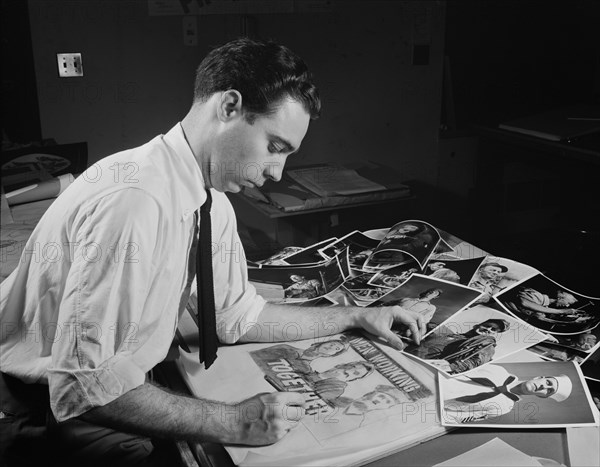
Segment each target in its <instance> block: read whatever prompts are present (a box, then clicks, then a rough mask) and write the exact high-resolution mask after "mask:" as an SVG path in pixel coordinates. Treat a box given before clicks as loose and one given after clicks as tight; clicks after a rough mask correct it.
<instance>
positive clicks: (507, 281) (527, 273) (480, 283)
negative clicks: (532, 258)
mask: <svg viewBox="0 0 600 467" xmlns="http://www.w3.org/2000/svg"><path fill="white" fill-rule="evenodd" d="M538 272H539V271H537V270H536V269H534V268H532V267H531V266H528V265H526V264H521V263H518V262H516V261H513V260H510V259H506V258H498V257H494V256H486V257H485V258H483V260H482V261H481V264H480V265H479V266H478V268H477V271H475V274H473V277H471V279H470V280H469V282H468V285H469V287H473V288H475V289H479V290H481V291H482V292H483V295H482V296H481V299H480V303H487V302H489V301H490V300H491V298H492V297H493V296H495V295H498V294H499V293H501V292H502V291H503V290H506V289H509V288H511V286H513V285H514V284H516V283H518V282H520V281H522V280H524V279H527V278H529V277H531V276H533V275H535V274H537V273H538Z"/></svg>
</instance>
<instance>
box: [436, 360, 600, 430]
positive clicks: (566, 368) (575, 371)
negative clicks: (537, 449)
mask: <svg viewBox="0 0 600 467" xmlns="http://www.w3.org/2000/svg"><path fill="white" fill-rule="evenodd" d="M439 387H440V400H441V407H442V409H441V410H442V424H444V425H446V426H486V427H498V428H501V427H512V428H517V427H518V428H541V427H544V428H552V427H558V426H588V425H596V424H598V411H597V410H596V409H595V407H594V404H593V401H592V398H591V396H590V392H589V389H588V388H587V385H586V383H585V382H584V379H583V374H582V373H581V370H580V368H579V366H578V365H577V364H575V363H573V362H541V363H540V362H538V363H529V362H518V363H491V364H489V365H485V366H483V367H481V368H478V369H475V370H472V371H470V372H469V373H467V374H465V375H460V376H456V377H440V378H439Z"/></svg>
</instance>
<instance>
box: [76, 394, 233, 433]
mask: <svg viewBox="0 0 600 467" xmlns="http://www.w3.org/2000/svg"><path fill="white" fill-rule="evenodd" d="M238 412H239V411H238V410H237V407H236V405H228V404H224V403H222V402H215V401H209V400H202V399H195V398H192V397H187V396H184V395H179V394H172V393H169V392H167V391H166V390H163V389H161V388H159V387H157V386H154V385H152V384H149V383H145V384H143V385H142V386H139V387H137V388H135V389H133V390H131V391H129V392H127V393H125V394H123V395H122V396H120V397H118V398H117V399H115V400H114V401H112V402H110V403H108V404H107V405H105V406H102V407H96V408H94V409H92V410H90V411H88V412H86V413H85V414H83V415H81V416H80V418H81V419H83V420H85V421H87V422H90V423H94V424H97V425H102V426H106V427H109V428H113V429H115V430H119V431H126V432H129V433H135V434H140V435H144V436H149V437H160V438H170V439H187V440H195V441H199V440H202V441H219V442H236V441H238V436H239V432H240V428H241V425H242V421H241V420H240V417H239V415H240V414H239V413H238Z"/></svg>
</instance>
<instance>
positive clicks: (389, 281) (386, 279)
mask: <svg viewBox="0 0 600 467" xmlns="http://www.w3.org/2000/svg"><path fill="white" fill-rule="evenodd" d="M417 272H419V270H418V269H417V268H410V269H407V270H406V271H403V272H402V273H400V274H386V273H385V272H381V273H379V276H380V280H381V283H382V284H383V285H385V286H386V287H390V288H392V289H395V288H396V287H398V286H399V285H402V284H404V283H405V282H406V281H407V280H408V278H409V277H410V276H412V275H413V274H415V273H417Z"/></svg>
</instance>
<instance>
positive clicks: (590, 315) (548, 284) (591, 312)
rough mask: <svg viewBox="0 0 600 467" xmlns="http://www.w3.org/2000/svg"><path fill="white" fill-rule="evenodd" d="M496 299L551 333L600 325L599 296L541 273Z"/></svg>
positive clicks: (586, 329) (558, 333)
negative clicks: (579, 290)
mask: <svg viewBox="0 0 600 467" xmlns="http://www.w3.org/2000/svg"><path fill="white" fill-rule="evenodd" d="M497 299H498V301H499V302H500V303H502V305H503V306H504V307H506V309H507V310H509V311H510V312H511V313H512V314H514V315H515V316H516V317H518V318H520V319H522V320H524V321H527V322H528V323H530V324H532V325H533V326H535V327H537V328H538V329H540V330H542V331H545V332H548V333H551V334H556V335H574V334H582V333H588V332H589V331H593V330H594V329H595V328H596V327H598V324H600V298H595V297H588V296H586V295H581V294H578V293H577V292H574V291H572V290H570V289H568V288H566V287H564V286H562V285H560V284H558V283H556V282H554V281H553V280H551V279H550V278H548V277H546V276H544V275H542V274H538V275H535V276H534V277H532V278H530V279H528V280H525V281H523V282H521V283H519V284H518V285H516V286H514V287H513V288H511V289H509V290H506V291H504V292H502V293H500V294H499V295H498V296H497ZM594 336H595V335H594ZM591 340H593V338H591Z"/></svg>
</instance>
